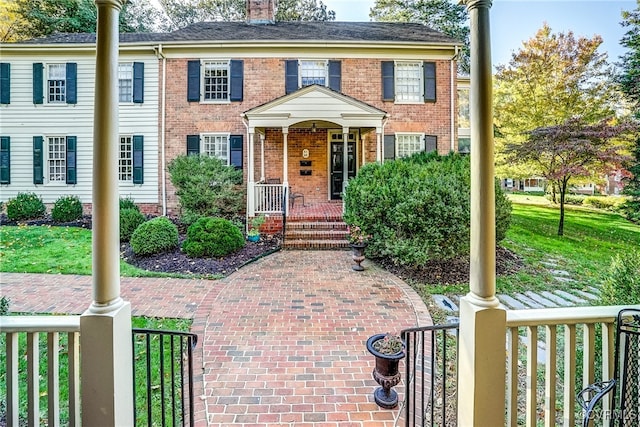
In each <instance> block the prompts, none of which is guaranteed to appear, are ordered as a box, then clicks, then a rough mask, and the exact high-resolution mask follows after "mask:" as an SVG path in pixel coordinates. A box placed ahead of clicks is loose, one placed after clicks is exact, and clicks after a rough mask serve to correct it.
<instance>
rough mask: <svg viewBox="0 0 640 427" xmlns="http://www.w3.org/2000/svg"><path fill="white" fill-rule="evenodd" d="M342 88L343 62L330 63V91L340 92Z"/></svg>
mask: <svg viewBox="0 0 640 427" xmlns="http://www.w3.org/2000/svg"><path fill="white" fill-rule="evenodd" d="M341 86H342V62H341V61H329V89H332V90H335V91H336V92H340V90H341Z"/></svg>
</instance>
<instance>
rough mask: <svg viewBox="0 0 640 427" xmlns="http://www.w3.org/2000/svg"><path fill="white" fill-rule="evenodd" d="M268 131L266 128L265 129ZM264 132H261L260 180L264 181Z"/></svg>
mask: <svg viewBox="0 0 640 427" xmlns="http://www.w3.org/2000/svg"><path fill="white" fill-rule="evenodd" d="M265 132H266V130H265ZM264 138H265V135H264V133H261V134H260V181H262V182H264V180H265V176H264Z"/></svg>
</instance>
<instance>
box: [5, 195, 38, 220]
mask: <svg viewBox="0 0 640 427" xmlns="http://www.w3.org/2000/svg"><path fill="white" fill-rule="evenodd" d="M46 212H47V208H46V207H45V205H44V202H43V201H42V199H41V198H40V196H38V195H37V194H35V193H18V195H17V196H16V198H15V199H9V200H8V201H7V218H8V219H9V221H22V220H27V219H36V218H41V217H42V216H44V214H45V213H46Z"/></svg>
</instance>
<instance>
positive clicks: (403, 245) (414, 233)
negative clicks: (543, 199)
mask: <svg viewBox="0 0 640 427" xmlns="http://www.w3.org/2000/svg"><path fill="white" fill-rule="evenodd" d="M470 188H471V179H470V163H469V158H468V157H465V156H461V155H458V154H449V155H447V156H438V155H437V154H435V153H430V154H424V153H420V154H417V155H414V156H411V157H409V158H406V159H401V160H397V161H392V162H385V163H384V164H378V163H370V164H367V165H365V166H363V167H362V168H361V169H360V171H359V172H358V175H357V176H356V177H355V178H354V179H352V180H350V181H349V185H348V186H347V190H346V193H345V198H344V200H345V215H344V220H345V222H346V223H348V224H353V225H358V226H360V227H362V228H363V229H365V230H367V233H369V234H371V238H370V240H369V246H368V248H367V252H368V253H369V255H371V256H374V257H375V256H380V257H390V258H391V260H392V261H393V262H394V263H396V264H399V265H408V266H418V265H423V264H424V263H425V262H427V261H429V260H432V259H438V260H446V259H451V258H454V257H458V256H462V255H468V253H469V239H470V221H471V220H470V204H471V202H470ZM510 217H511V204H510V202H509V201H508V200H506V196H505V195H504V193H503V192H502V191H501V190H500V189H499V182H496V223H497V224H496V238H497V240H498V241H499V240H501V239H503V238H504V236H505V234H506V231H507V229H508V227H509V222H510Z"/></svg>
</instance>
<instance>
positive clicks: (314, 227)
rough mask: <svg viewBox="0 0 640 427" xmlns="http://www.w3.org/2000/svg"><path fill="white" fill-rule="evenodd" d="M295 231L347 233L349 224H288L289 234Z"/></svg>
mask: <svg viewBox="0 0 640 427" xmlns="http://www.w3.org/2000/svg"><path fill="white" fill-rule="evenodd" d="M293 230H336V231H343V232H345V233H346V232H347V224H345V223H344V222H336V221H314V222H310V221H305V222H302V221H301V222H287V232H289V231H293Z"/></svg>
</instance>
